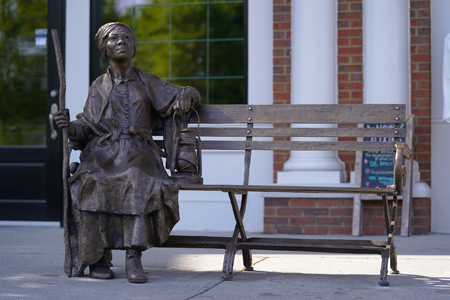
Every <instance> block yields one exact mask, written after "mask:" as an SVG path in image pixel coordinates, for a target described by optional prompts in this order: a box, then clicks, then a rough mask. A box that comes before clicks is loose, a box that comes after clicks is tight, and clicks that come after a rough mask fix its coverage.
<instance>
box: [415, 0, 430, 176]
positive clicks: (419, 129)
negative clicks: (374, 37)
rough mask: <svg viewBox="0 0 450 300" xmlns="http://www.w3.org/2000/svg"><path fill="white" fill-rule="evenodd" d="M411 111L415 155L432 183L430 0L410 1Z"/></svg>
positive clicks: (422, 174)
mask: <svg viewBox="0 0 450 300" xmlns="http://www.w3.org/2000/svg"><path fill="white" fill-rule="evenodd" d="M410 5H411V6H410V7H411V10H410V22H411V112H412V113H413V114H414V115H415V116H416V124H415V126H416V128H415V138H414V144H415V146H414V158H415V160H417V161H418V162H419V168H420V178H421V180H422V181H424V182H426V183H428V184H429V185H431V109H430V108H431V55H430V40H431V38H430V23H431V22H430V0H411V4H410Z"/></svg>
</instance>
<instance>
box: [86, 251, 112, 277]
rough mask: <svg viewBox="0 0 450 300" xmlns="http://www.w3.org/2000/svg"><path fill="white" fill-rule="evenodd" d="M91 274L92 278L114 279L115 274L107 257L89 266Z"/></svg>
mask: <svg viewBox="0 0 450 300" xmlns="http://www.w3.org/2000/svg"><path fill="white" fill-rule="evenodd" d="M89 274H90V275H91V277H92V278H98V279H113V278H114V272H113V271H112V270H111V269H110V268H109V265H108V262H107V260H106V258H105V255H103V256H102V258H101V259H100V260H99V261H98V262H96V263H95V264H93V265H90V266H89Z"/></svg>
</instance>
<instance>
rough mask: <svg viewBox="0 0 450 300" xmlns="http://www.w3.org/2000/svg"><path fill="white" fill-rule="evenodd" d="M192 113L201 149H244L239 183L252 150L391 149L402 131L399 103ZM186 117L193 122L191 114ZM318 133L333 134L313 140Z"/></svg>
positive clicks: (217, 107) (205, 109) (207, 108)
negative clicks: (242, 169)
mask: <svg viewBox="0 0 450 300" xmlns="http://www.w3.org/2000/svg"><path fill="white" fill-rule="evenodd" d="M198 113H199V117H200V124H201V125H200V136H201V137H202V143H201V148H202V150H207V149H220V150H245V174H244V184H248V173H249V168H250V156H251V151H252V150H303V151H311V150H314V151H395V149H396V148H395V144H396V142H398V141H400V139H402V138H405V136H406V129H405V128H404V124H405V123H406V105H403V104H402V105H393V104H360V105H341V104H337V105H320V104H319V105H244V104H242V105H203V106H200V107H199V108H198ZM190 122H192V123H194V124H196V123H197V122H198V120H197V117H196V116H195V114H193V116H192V117H191V120H190ZM283 124H284V125H283ZM286 124H291V126H286ZM321 124H325V125H321ZM351 124H353V126H352V125H351ZM355 124H379V125H381V126H377V127H378V128H365V127H364V126H355ZM349 125H350V126H349ZM383 125H386V126H383ZM402 127H403V128H402ZM208 137H214V139H208ZM279 137H285V138H286V137H289V138H294V139H291V140H290V141H283V140H280V139H279ZM318 137H320V138H323V137H328V138H329V137H331V138H335V139H331V140H328V141H323V139H322V141H321V140H320V139H319V141H317V140H314V139H313V138H318ZM239 138H240V139H239ZM258 138H264V139H259V140H258ZM267 138H269V139H267ZM270 138H274V139H270ZM277 138H278V140H277ZM297 138H306V139H297ZM339 138H341V139H339ZM364 138H369V139H364ZM255 139H256V140H255Z"/></svg>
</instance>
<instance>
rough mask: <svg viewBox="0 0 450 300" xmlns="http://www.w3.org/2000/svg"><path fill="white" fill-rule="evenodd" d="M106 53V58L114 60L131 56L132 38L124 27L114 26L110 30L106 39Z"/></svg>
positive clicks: (130, 57) (121, 59)
mask: <svg viewBox="0 0 450 300" xmlns="http://www.w3.org/2000/svg"><path fill="white" fill-rule="evenodd" d="M106 54H107V56H108V59H112V60H115V61H123V60H131V59H132V58H133V39H132V37H131V36H130V34H129V32H128V31H127V30H126V29H124V28H122V27H116V28H114V29H113V30H111V32H110V33H109V34H108V38H107V41H106Z"/></svg>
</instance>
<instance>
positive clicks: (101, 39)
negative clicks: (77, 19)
mask: <svg viewBox="0 0 450 300" xmlns="http://www.w3.org/2000/svg"><path fill="white" fill-rule="evenodd" d="M117 27H122V28H123V29H125V30H127V31H128V32H129V34H130V36H131V40H132V41H133V57H134V56H135V55H136V44H137V41H136V36H135V35H134V32H133V30H132V29H131V27H130V26H128V25H127V24H125V23H121V22H111V23H106V24H105V25H103V26H102V27H100V28H99V29H98V31H97V34H96V35H95V43H96V44H97V47H98V49H99V50H100V52H101V53H102V55H103V57H104V58H105V59H106V60H107V59H108V57H107V55H106V41H107V38H108V35H109V33H110V32H111V31H112V30H113V29H115V28H117Z"/></svg>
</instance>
